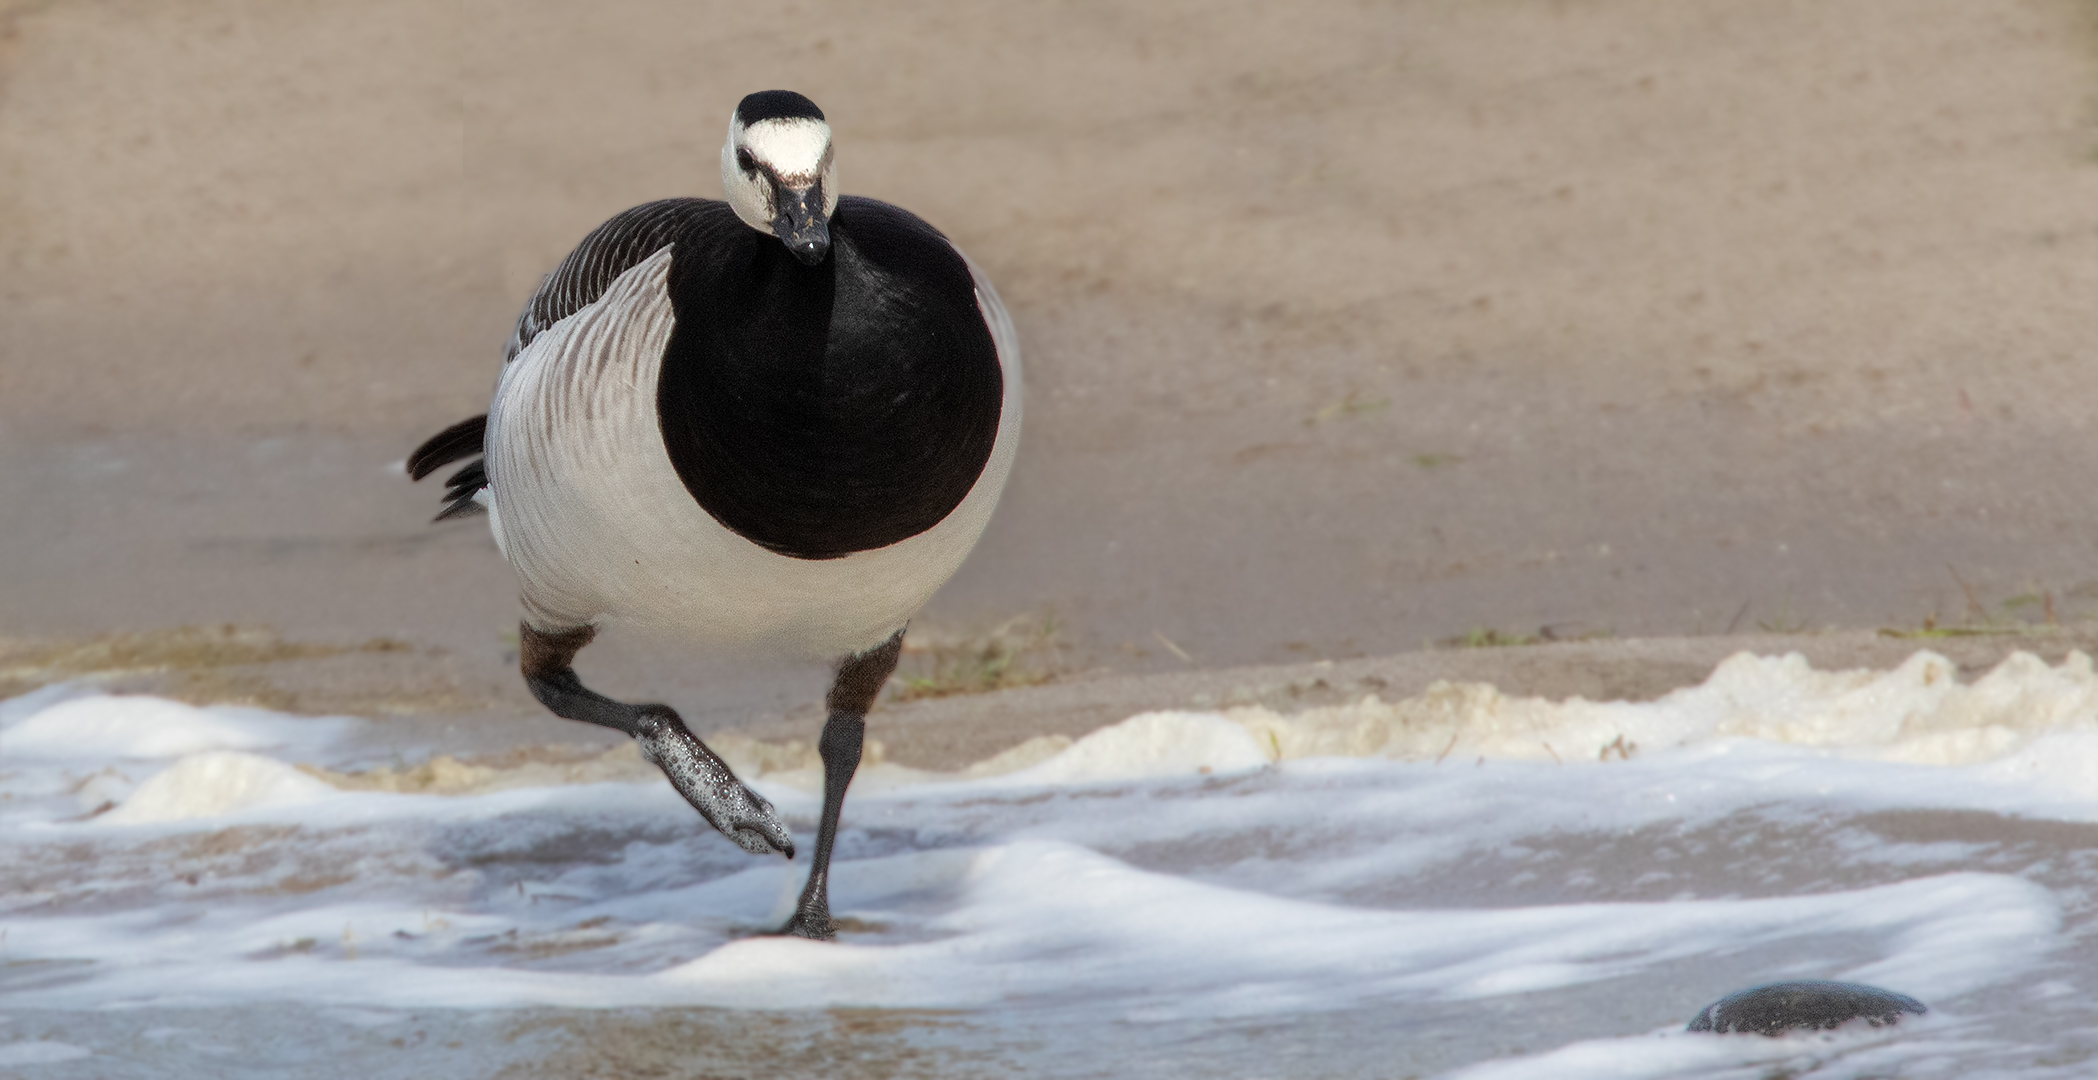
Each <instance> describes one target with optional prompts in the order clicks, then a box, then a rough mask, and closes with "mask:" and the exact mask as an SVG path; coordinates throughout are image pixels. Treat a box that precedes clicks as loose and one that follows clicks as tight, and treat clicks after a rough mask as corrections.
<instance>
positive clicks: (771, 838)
mask: <svg viewBox="0 0 2098 1080" xmlns="http://www.w3.org/2000/svg"><path fill="white" fill-rule="evenodd" d="M596 636H597V630H596V628H594V627H589V626H579V627H576V628H575V629H573V630H557V631H543V630H534V629H532V627H531V626H530V625H528V624H519V626H518V632H517V637H518V667H519V668H521V669H523V671H524V678H525V685H526V686H529V687H531V689H532V696H533V697H536V698H538V699H539V703H540V704H541V705H544V706H546V707H547V709H548V710H550V711H551V712H552V713H553V714H554V715H555V716H558V717H561V718H563V719H566V720H581V721H583V722H584V723H586V724H598V725H600V726H603V727H608V728H612V729H613V730H615V731H624V732H626V733H627V734H628V735H631V736H633V737H634V741H636V742H638V743H640V744H641V756H643V757H645V758H647V759H648V760H650V761H652V762H654V763H655V765H656V767H657V768H659V769H662V770H663V775H664V776H667V777H669V778H670V784H671V786H672V787H675V788H676V789H677V791H678V794H680V795H683V796H684V797H685V801H686V802H688V803H691V804H692V808H693V809H695V810H698V811H699V813H700V816H701V817H704V818H706V819H707V824H709V825H712V826H714V828H716V829H719V830H720V831H721V833H722V835H724V836H726V837H728V838H729V839H730V840H733V841H735V842H736V845H737V846H738V847H741V848H742V849H743V850H745V851H748V852H751V853H753V854H757V855H769V854H771V853H772V852H775V851H777V852H780V853H781V854H784V855H785V856H786V857H787V858H790V859H791V858H793V857H794V837H793V835H792V834H790V833H788V832H787V826H786V825H785V824H783V823H782V822H781V821H780V819H779V815H778V814H776V813H774V812H773V810H772V804H771V803H769V802H766V801H765V799H764V798H763V797H762V796H760V795H758V794H757V793H756V792H754V791H752V790H750V789H749V788H747V787H745V786H743V782H742V781H740V780H738V779H736V774H735V773H733V772H731V771H729V767H728V765H727V764H726V763H725V762H723V761H722V760H721V758H720V757H718V756H717V755H716V754H715V753H714V752H713V751H712V750H709V749H707V744H705V743H703V742H700V741H699V738H698V737H697V736H695V735H693V734H692V732H691V731H690V730H689V729H688V728H686V727H685V721H684V720H683V719H681V718H680V717H679V716H678V714H677V713H675V712H673V711H672V710H671V708H670V706H668V705H629V704H627V703H625V702H623V701H613V700H612V699H611V698H608V697H605V696H604V695H603V694H600V693H598V692H597V691H595V690H592V689H590V688H589V687H587V686H584V685H583V681H582V680H581V679H578V678H576V673H575V668H574V667H572V666H571V665H572V664H573V663H574V661H575V654H576V653H577V652H579V651H581V650H582V648H583V646H585V645H588V644H590V639H591V638H594V637H596Z"/></svg>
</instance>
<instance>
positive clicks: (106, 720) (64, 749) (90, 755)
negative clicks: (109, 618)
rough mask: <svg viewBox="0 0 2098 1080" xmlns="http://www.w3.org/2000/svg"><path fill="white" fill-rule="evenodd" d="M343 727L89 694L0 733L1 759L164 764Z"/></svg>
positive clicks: (326, 734)
mask: <svg viewBox="0 0 2098 1080" xmlns="http://www.w3.org/2000/svg"><path fill="white" fill-rule="evenodd" d="M343 727H344V722H343V721H341V720H334V719H305V718H299V717H291V716H285V715H284V714H282V713H271V712H266V711H264V710H261V709H240V708H226V707H221V708H213V709H200V708H197V707H195V706H191V705H184V704H182V703H181V702H179V701H169V700H167V699H165V698H157V697H149V696H145V695H107V694H96V695H92V696H87V697H74V698H69V699H66V700H62V701H59V702H57V703H56V704H53V705H49V706H47V707H45V708H42V709H39V710H38V711H36V712H34V713H31V714H30V715H28V716H26V717H23V718H21V719H19V720H16V721H14V722H13V723H11V724H9V725H8V726H7V727H6V728H5V729H0V757H4V758H6V759H8V760H12V761H22V760H93V761H109V760H114V759H122V758H170V757H180V756H182V755H184V754H194V753H199V752H201V751H205V750H260V749H264V748H269V747H277V746H284V745H287V744H295V743H309V744H310V743H313V742H316V741H323V742H324V741H325V740H327V739H330V738H333V737H335V736H337V735H339V734H340V733H341V731H342V729H343Z"/></svg>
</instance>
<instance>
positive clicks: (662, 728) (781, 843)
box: [634, 705, 794, 859]
mask: <svg viewBox="0 0 2098 1080" xmlns="http://www.w3.org/2000/svg"><path fill="white" fill-rule="evenodd" d="M640 712H641V715H640V717H639V719H638V720H637V722H636V723H635V725H634V728H635V730H634V740H635V741H636V742H638V743H640V744H641V756H642V757H645V758H647V759H648V760H650V761H652V762H654V763H655V765H656V767H657V768H659V769H662V770H663V775H664V776H667V777H669V778H670V784H671V786H672V787H675V788H676V789H677V791H678V794H680V795H683V796H684V797H685V801H686V802H688V803H691V804H692V808H693V809H694V810H697V811H699V814H700V816H701V817H704V818H706V819H707V824H709V825H712V826H714V828H716V829H718V830H720V832H721V834H722V835H723V836H726V837H728V838H729V839H730V840H733V841H735V842H736V846H737V847H740V848H742V849H743V850H745V851H748V852H750V853H752V854H754V855H769V854H772V853H773V852H779V853H780V854H782V855H785V856H786V857H787V858H790V859H791V858H793V857H794V835H793V834H792V833H790V832H788V831H787V826H786V824H785V823H784V822H782V821H780V819H779V814H778V812H776V811H774V810H773V809H772V804H771V803H769V802H767V801H765V797H764V796H762V795H759V794H758V793H757V792H755V791H752V790H750V789H749V788H748V787H745V786H744V784H743V781H741V780H738V779H736V774H735V773H733V772H731V771H730V770H729V767H728V764H727V763H726V762H724V761H722V760H721V758H720V757H719V756H718V755H716V754H715V753H714V752H713V751H712V750H709V749H707V744H705V743H703V742H700V741H699V737H698V736H696V735H694V734H692V732H691V731H690V730H689V729H687V728H686V727H685V722H684V720H682V719H680V718H679V717H678V714H677V713H675V712H673V711H671V710H670V708H669V707H668V706H665V705H643V706H640Z"/></svg>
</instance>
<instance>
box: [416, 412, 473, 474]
mask: <svg viewBox="0 0 2098 1080" xmlns="http://www.w3.org/2000/svg"><path fill="white" fill-rule="evenodd" d="M487 436H488V417H487V415H486V414H483V415H481V416H476V417H472V418H470V419H466V420H461V421H459V422H458V423H456V424H453V425H452V426H451V427H448V428H445V429H444V430H443V431H440V432H438V433H437V434H435V435H432V436H430V438H429V439H428V440H427V441H425V442H424V443H423V444H422V445H421V446H418V447H416V448H415V452H414V453H412V454H410V455H408V477H409V479H411V480H420V479H422V478H423V477H425V476H428V475H430V474H431V473H433V472H436V471H437V470H439V469H442V468H444V467H445V466H446V465H450V464H451V463H452V462H454V461H457V460H459V459H460V458H466V457H472V456H474V455H475V454H478V453H480V452H481V444H482V443H483V442H484V441H485V440H486V439H487Z"/></svg>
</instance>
